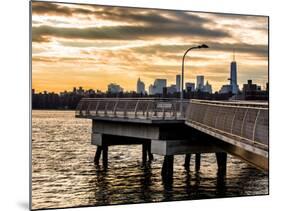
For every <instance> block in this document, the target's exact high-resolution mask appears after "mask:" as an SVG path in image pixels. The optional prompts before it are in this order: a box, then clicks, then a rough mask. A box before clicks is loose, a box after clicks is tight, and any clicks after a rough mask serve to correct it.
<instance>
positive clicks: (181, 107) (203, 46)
mask: <svg viewBox="0 0 281 211" xmlns="http://www.w3.org/2000/svg"><path fill="white" fill-rule="evenodd" d="M197 48H209V46H207V45H205V44H202V45H198V46H194V47H191V48H189V49H187V50H186V51H185V53H184V55H183V57H182V72H181V106H180V113H181V115H182V116H183V84H184V59H185V56H186V54H187V53H188V52H189V51H191V50H193V49H197Z"/></svg>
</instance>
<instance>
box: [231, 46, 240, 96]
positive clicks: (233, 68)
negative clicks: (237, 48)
mask: <svg viewBox="0 0 281 211" xmlns="http://www.w3.org/2000/svg"><path fill="white" fill-rule="evenodd" d="M229 80H230V85H231V92H232V94H235V95H236V94H238V91H239V87H238V84H237V64H236V61H235V52H234V51H233V61H232V62H231V63H230V79H229Z"/></svg>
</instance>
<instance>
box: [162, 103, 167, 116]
mask: <svg viewBox="0 0 281 211" xmlns="http://www.w3.org/2000/svg"><path fill="white" fill-rule="evenodd" d="M162 112H163V119H165V112H166V111H165V106H163V110H162Z"/></svg>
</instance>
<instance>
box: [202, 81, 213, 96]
mask: <svg viewBox="0 0 281 211" xmlns="http://www.w3.org/2000/svg"><path fill="white" fill-rule="evenodd" d="M202 92H208V93H210V94H212V85H211V84H209V82H208V81H207V82H206V84H205V86H204V87H203V89H202Z"/></svg>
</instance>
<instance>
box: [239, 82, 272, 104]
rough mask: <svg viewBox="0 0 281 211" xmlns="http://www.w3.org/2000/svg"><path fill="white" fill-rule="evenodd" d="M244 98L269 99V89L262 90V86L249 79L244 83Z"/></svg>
mask: <svg viewBox="0 0 281 211" xmlns="http://www.w3.org/2000/svg"><path fill="white" fill-rule="evenodd" d="M242 99H243V100H268V90H261V87H260V86H258V85H257V84H253V82H252V80H248V83H247V84H243V90H242Z"/></svg>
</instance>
